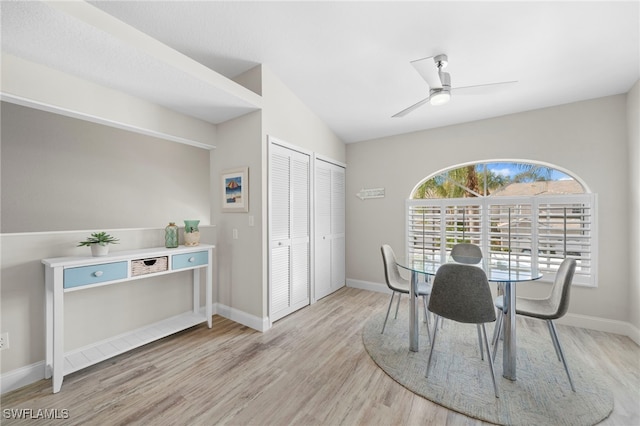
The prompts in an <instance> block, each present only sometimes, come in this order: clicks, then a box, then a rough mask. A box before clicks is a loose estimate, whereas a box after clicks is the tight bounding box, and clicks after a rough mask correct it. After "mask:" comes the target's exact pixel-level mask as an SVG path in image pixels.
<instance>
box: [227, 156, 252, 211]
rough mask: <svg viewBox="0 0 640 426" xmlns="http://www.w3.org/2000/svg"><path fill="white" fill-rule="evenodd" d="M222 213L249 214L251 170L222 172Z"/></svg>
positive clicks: (240, 169)
mask: <svg viewBox="0 0 640 426" xmlns="http://www.w3.org/2000/svg"><path fill="white" fill-rule="evenodd" d="M221 177H222V179H221V181H222V211H223V212H248V211H249V168H248V167H239V168H237V169H230V170H225V171H223V172H222V176H221Z"/></svg>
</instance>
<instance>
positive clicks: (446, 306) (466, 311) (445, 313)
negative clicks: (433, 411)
mask: <svg viewBox="0 0 640 426" xmlns="http://www.w3.org/2000/svg"><path fill="white" fill-rule="evenodd" d="M429 311H431V312H433V313H434V314H435V315H436V322H435V324H434V327H433V329H434V331H433V338H432V341H431V351H430V352H429V360H428V361H427V372H426V373H425V377H429V369H430V367H431V359H432V358H433V348H435V346H436V335H437V332H438V321H439V320H440V318H441V317H442V318H447V319H450V320H453V321H457V322H461V323H469V324H478V325H480V327H481V329H482V334H483V337H484V344H485V347H486V349H487V357H488V358H489V360H488V361H489V369H490V370H491V379H492V380H493V390H494V392H495V395H496V398H498V385H497V383H496V374H495V371H494V370H493V358H492V356H491V350H490V349H489V340H488V339H487V329H486V327H485V323H488V322H494V321H495V320H496V312H495V308H494V306H493V297H492V296H491V289H490V288H489V281H487V275H486V274H485V272H484V271H483V270H482V269H480V268H478V267H476V266H472V265H465V264H459V263H447V264H444V265H442V266H441V267H440V268H439V269H438V272H436V276H435V278H434V279H433V288H432V289H431V296H430V297H429Z"/></svg>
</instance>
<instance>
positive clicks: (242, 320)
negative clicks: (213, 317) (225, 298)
mask: <svg viewBox="0 0 640 426" xmlns="http://www.w3.org/2000/svg"><path fill="white" fill-rule="evenodd" d="M213 313H214V314H217V315H220V316H221V317H225V318H227V319H230V320H231V321H233V322H237V323H238V324H242V325H245V326H247V327H249V328H253V329H254V330H257V331H260V332H265V331H267V330H269V329H270V328H271V322H270V321H269V318H268V317H265V318H260V317H257V316H255V315H251V314H248V313H246V312H244V311H240V310H238V309H235V308H232V307H230V306H227V305H223V304H221V303H214V304H213Z"/></svg>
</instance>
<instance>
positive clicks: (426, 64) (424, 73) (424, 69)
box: [411, 56, 442, 89]
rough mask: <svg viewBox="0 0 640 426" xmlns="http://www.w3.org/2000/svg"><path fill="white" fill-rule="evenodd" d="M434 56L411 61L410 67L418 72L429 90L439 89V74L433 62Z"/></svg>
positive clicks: (440, 82)
mask: <svg viewBox="0 0 640 426" xmlns="http://www.w3.org/2000/svg"><path fill="white" fill-rule="evenodd" d="M434 58H435V56H429V57H428V58H422V59H417V60H415V61H411V65H413V67H414V68H415V69H416V71H418V74H420V76H421V77H422V78H424V81H426V82H427V84H428V85H429V88H430V89H441V88H442V81H441V80H440V73H439V72H438V71H439V70H438V66H437V65H436V63H435V61H434Z"/></svg>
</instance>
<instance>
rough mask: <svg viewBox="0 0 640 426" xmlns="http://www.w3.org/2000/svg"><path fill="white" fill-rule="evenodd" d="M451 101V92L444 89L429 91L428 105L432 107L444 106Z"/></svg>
mask: <svg viewBox="0 0 640 426" xmlns="http://www.w3.org/2000/svg"><path fill="white" fill-rule="evenodd" d="M450 99H451V92H449V91H448V90H445V89H435V90H432V91H431V95H430V96H429V103H430V104H431V105H433V106H439V105H444V104H446V103H447V102H449V100H450Z"/></svg>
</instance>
